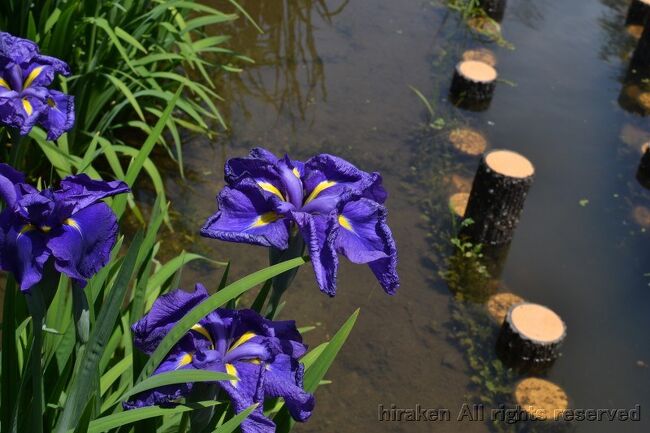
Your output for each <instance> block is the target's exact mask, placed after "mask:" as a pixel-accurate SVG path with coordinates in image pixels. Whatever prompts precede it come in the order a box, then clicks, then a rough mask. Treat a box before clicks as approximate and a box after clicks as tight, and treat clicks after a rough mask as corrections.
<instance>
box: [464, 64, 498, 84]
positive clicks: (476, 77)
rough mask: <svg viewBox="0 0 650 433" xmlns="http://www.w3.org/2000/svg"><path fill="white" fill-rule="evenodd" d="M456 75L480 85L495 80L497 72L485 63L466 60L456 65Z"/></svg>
mask: <svg viewBox="0 0 650 433" xmlns="http://www.w3.org/2000/svg"><path fill="white" fill-rule="evenodd" d="M458 73H459V74H461V75H462V76H463V77H465V78H467V79H469V80H472V81H476V82H481V83H489V82H491V81H494V80H496V79H497V71H496V69H494V68H493V67H492V66H490V65H488V64H487V63H484V62H480V61H478V60H466V61H463V62H460V63H459V64H458Z"/></svg>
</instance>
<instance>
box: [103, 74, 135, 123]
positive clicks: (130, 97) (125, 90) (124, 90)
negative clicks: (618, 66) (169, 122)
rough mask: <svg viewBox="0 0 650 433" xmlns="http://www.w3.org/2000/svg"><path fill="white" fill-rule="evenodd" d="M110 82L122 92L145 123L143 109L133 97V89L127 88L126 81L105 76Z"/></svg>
mask: <svg viewBox="0 0 650 433" xmlns="http://www.w3.org/2000/svg"><path fill="white" fill-rule="evenodd" d="M104 76H105V77H106V78H108V80H109V81H110V82H111V83H113V85H114V86H115V87H116V88H117V90H119V91H120V92H122V94H123V95H124V97H125V98H126V99H127V101H129V104H131V106H132V107H133V109H134V110H135V112H136V113H137V114H138V117H139V118H140V119H141V120H142V121H144V114H143V113H142V108H140V104H138V100H137V99H136V98H135V96H133V92H131V89H129V86H127V85H126V84H125V83H124V81H122V80H120V79H119V78H117V77H116V76H114V75H113V74H104Z"/></svg>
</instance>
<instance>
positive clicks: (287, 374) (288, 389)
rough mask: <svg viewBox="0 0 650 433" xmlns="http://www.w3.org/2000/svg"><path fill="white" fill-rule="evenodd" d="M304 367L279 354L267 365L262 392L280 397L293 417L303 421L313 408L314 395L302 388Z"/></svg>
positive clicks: (269, 395)
mask: <svg viewBox="0 0 650 433" xmlns="http://www.w3.org/2000/svg"><path fill="white" fill-rule="evenodd" d="M303 374H304V367H303V365H302V364H300V363H299V362H298V361H296V360H295V359H292V358H291V357H290V356H288V355H284V354H280V355H277V356H276V357H275V359H274V360H273V362H272V363H271V364H270V365H269V366H268V367H267V372H266V376H265V377H264V393H265V395H266V396H267V397H282V398H283V399H284V401H285V402H286V404H287V408H288V409H289V413H290V414H291V416H292V417H293V419H295V420H297V421H301V422H304V421H306V420H307V419H308V418H309V417H310V416H311V412H312V410H314V396H313V395H312V394H310V393H308V392H306V391H305V390H304V389H303V382H302V379H303Z"/></svg>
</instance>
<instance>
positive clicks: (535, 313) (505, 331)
mask: <svg viewBox="0 0 650 433" xmlns="http://www.w3.org/2000/svg"><path fill="white" fill-rule="evenodd" d="M565 337H566V325H565V324H564V322H563V321H562V319H561V318H560V316H558V315H557V314H556V313H555V312H554V311H553V310H551V309H550V308H547V307H545V306H543V305H539V304H532V303H528V302H523V303H520V304H516V305H513V306H512V307H510V310H508V314H507V315H506V318H505V320H504V321H503V324H502V325H501V331H500V333H499V337H498V339H497V354H498V355H499V358H501V360H502V361H503V362H504V364H506V365H508V366H509V367H512V368H514V369H516V370H518V371H520V372H532V373H544V372H545V371H546V370H548V368H549V367H551V366H552V365H553V363H554V362H555V360H556V359H557V358H558V357H559V356H560V346H561V345H562V342H563V341H564V338H565Z"/></svg>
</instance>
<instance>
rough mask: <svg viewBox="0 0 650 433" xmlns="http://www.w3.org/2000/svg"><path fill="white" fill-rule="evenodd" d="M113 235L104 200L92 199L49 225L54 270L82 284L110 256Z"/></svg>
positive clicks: (114, 223)
mask: <svg viewBox="0 0 650 433" xmlns="http://www.w3.org/2000/svg"><path fill="white" fill-rule="evenodd" d="M116 237H117V219H116V218H115V214H114V213H113V211H112V210H111V208H109V207H108V205H106V204H105V203H96V204H93V205H91V206H88V207H87V208H85V209H82V210H80V211H79V212H77V213H75V214H74V215H73V216H72V218H71V219H70V220H68V221H67V224H64V225H62V226H60V227H57V228H54V229H52V231H51V233H50V239H49V241H48V243H47V246H48V248H49V249H50V251H51V252H52V255H53V256H54V265H55V267H56V268H57V270H58V271H59V272H63V273H65V274H67V275H68V276H69V277H70V278H73V279H75V280H76V281H77V282H78V283H79V284H82V285H85V282H86V280H87V279H89V278H91V277H92V276H93V275H95V274H96V273H97V272H98V271H99V270H100V269H101V268H103V267H104V266H106V264H107V263H108V261H109V260H110V255H111V250H112V249H113V246H114V245H115V241H116Z"/></svg>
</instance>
